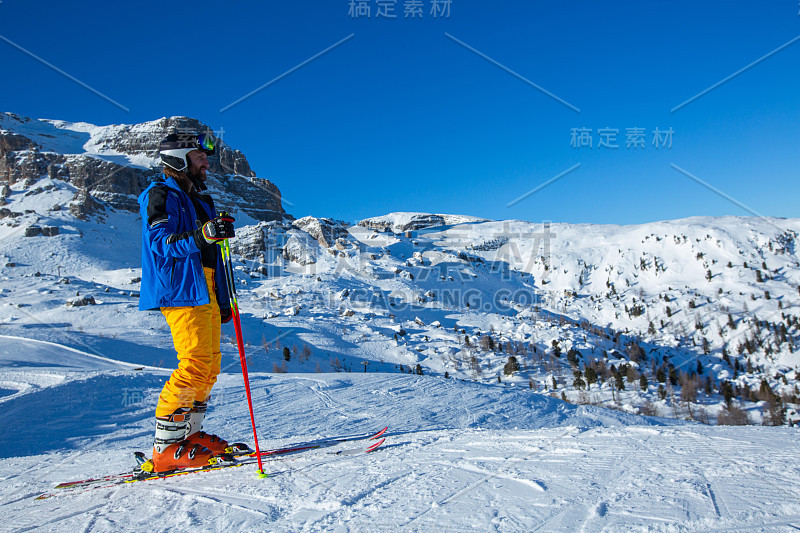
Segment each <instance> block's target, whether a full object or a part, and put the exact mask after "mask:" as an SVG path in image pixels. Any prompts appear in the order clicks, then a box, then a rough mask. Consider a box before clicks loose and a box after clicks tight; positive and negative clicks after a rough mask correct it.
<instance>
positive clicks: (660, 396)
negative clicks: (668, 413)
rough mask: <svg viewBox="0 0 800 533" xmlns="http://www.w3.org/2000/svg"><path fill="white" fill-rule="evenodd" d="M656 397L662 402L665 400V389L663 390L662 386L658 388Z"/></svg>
mask: <svg viewBox="0 0 800 533" xmlns="http://www.w3.org/2000/svg"><path fill="white" fill-rule="evenodd" d="M658 397H659V398H660V399H662V400H665V399H666V398H667V389H665V388H664V385H659V386H658Z"/></svg>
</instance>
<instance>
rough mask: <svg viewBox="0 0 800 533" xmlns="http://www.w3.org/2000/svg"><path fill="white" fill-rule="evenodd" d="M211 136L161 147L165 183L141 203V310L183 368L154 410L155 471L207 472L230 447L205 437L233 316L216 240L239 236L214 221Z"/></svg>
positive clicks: (226, 223)
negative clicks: (209, 188)
mask: <svg viewBox="0 0 800 533" xmlns="http://www.w3.org/2000/svg"><path fill="white" fill-rule="evenodd" d="M215 151H216V147H215V143H214V139H213V137H211V136H210V135H207V134H200V135H198V134H195V133H192V134H185V133H173V134H170V135H168V136H167V137H166V138H165V139H164V140H163V141H161V144H160V146H159V153H160V156H161V162H162V163H163V167H164V168H163V173H164V177H163V180H162V181H158V182H155V183H152V184H151V185H150V186H149V187H147V189H145V191H144V192H143V193H142V194H141V195H140V196H139V207H140V213H141V216H142V289H141V294H140V299H139V309H140V310H143V311H144V310H154V309H160V311H161V312H162V314H163V315H164V317H165V318H166V320H167V324H168V325H169V328H170V331H171V333H172V340H173V344H174V346H175V350H176V351H177V352H178V361H179V363H178V368H177V370H175V371H174V372H173V373H172V375H171V376H170V378H169V380H168V381H167V383H166V384H165V385H164V388H163V390H162V391H161V394H160V395H159V398H158V404H157V405H156V413H155V416H156V433H155V440H154V444H153V469H154V471H155V472H166V471H169V470H175V469H180V468H189V467H197V466H205V465H207V464H208V460H209V459H210V458H211V457H213V456H215V455H218V454H221V453H224V452H225V451H226V449H227V448H228V443H227V442H226V441H225V440H223V439H221V438H219V437H217V436H216V435H211V434H208V433H205V432H203V431H200V429H201V428H202V423H203V418H204V417H205V414H206V409H207V407H208V399H209V394H210V392H211V388H212V387H213V386H214V383H215V382H216V380H217V375H218V374H219V372H220V335H221V324H222V323H225V322H228V321H229V320H230V319H231V317H232V311H231V304H230V299H229V295H228V289H227V284H226V282H225V274H224V270H223V268H224V266H223V263H222V257H221V255H222V254H221V253H220V250H219V246H217V245H216V243H217V242H218V241H221V240H223V239H227V238H231V237H233V236H234V227H233V222H234V219H233V218H232V217H231V216H230V215H227V214H226V213H221V214H219V215H218V214H217V212H216V210H215V209H214V202H213V200H212V198H211V196H210V195H207V194H202V191H204V190H205V189H206V186H205V181H206V180H207V179H208V178H207V176H206V171H207V170H208V168H209V164H208V157H207V156H209V155H213V154H214V153H215Z"/></svg>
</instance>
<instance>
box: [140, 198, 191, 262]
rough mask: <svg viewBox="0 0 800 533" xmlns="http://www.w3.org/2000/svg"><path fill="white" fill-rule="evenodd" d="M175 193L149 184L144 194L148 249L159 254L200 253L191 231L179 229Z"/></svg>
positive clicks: (178, 204) (165, 255)
mask: <svg viewBox="0 0 800 533" xmlns="http://www.w3.org/2000/svg"><path fill="white" fill-rule="evenodd" d="M177 194H178V193H176V192H175V191H172V190H171V189H169V188H168V187H153V189H151V190H150V193H149V194H148V198H147V225H146V227H145V231H146V232H147V242H148V243H149V246H150V250H152V251H153V253H154V254H156V255H160V256H161V257H186V256H189V255H191V254H194V253H199V252H200V243H198V242H197V235H196V233H195V232H194V231H186V232H183V233H180V232H179V221H180V211H181V206H180V201H179V199H178V197H177ZM184 216H186V217H188V216H189V215H188V213H186V214H185V215H184Z"/></svg>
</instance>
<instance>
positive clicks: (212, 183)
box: [0, 113, 292, 221]
mask: <svg viewBox="0 0 800 533" xmlns="http://www.w3.org/2000/svg"><path fill="white" fill-rule="evenodd" d="M181 130H191V131H198V132H211V133H213V132H212V131H211V129H210V128H209V127H208V126H206V125H205V124H203V123H201V122H199V121H198V120H195V119H192V118H187V117H171V118H162V119H159V120H155V121H152V122H145V123H142V124H132V125H118V126H105V127H97V126H92V125H90V124H71V123H67V122H63V121H49V120H33V119H30V118H27V117H20V116H18V115H14V114H12V113H0V191H3V193H2V194H0V197H5V196H7V195H8V187H9V186H11V185H14V184H17V183H22V184H23V186H24V187H29V186H31V185H33V184H34V183H35V182H36V181H38V180H40V179H42V178H50V179H53V180H62V181H65V182H68V183H70V184H71V185H73V186H74V187H75V188H77V189H79V191H85V193H84V192H80V194H81V197H80V198H76V200H75V201H74V202H73V204H75V202H78V203H82V204H85V205H84V208H81V209H78V212H79V213H80V214H81V215H82V216H87V215H88V214H90V212H98V211H99V210H100V209H101V208H98V207H97V206H94V205H88V204H87V203H86V202H88V201H89V199H91V198H93V199H94V200H95V201H96V202H99V204H105V205H108V206H110V207H111V208H114V209H120V210H125V211H134V212H135V211H138V203H137V201H136V199H137V197H138V195H139V193H141V191H142V190H144V189H145V187H147V185H148V184H149V183H151V182H152V181H154V180H158V179H160V177H161V165H160V161H159V159H158V145H159V142H160V141H161V139H162V138H163V137H164V136H166V135H167V134H168V133H170V132H172V131H181ZM217 148H218V149H217V154H215V155H214V156H211V157H210V158H209V165H210V168H209V172H208V175H209V181H208V186H209V189H210V190H211V191H212V192H214V191H215V190H216V192H219V193H222V194H218V195H215V197H216V198H219V199H220V200H219V201H218V205H219V208H220V209H225V210H228V211H231V212H237V211H242V212H244V213H246V214H247V215H249V216H251V217H252V218H254V219H256V220H262V221H270V220H283V219H285V218H288V219H291V218H292V217H291V216H290V215H287V214H286V213H285V212H284V210H283V207H282V205H281V193H280V190H278V187H276V186H275V184H273V183H271V182H270V181H269V180H266V179H260V178H258V177H256V174H255V172H253V170H252V169H251V168H250V164H249V163H248V162H247V158H246V157H245V156H244V154H242V153H241V152H240V151H239V150H235V149H233V148H231V147H230V146H228V145H227V144H226V143H225V142H224V141H223V140H221V139H218V142H217ZM76 216H78V215H77V214H76Z"/></svg>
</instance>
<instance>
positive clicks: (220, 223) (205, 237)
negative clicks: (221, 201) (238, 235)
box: [195, 213, 235, 246]
mask: <svg viewBox="0 0 800 533" xmlns="http://www.w3.org/2000/svg"><path fill="white" fill-rule="evenodd" d="M234 222H235V219H234V218H233V217H232V216H230V215H229V214H228V213H220V214H219V215H217V218H215V219H213V220H209V221H208V222H206V223H205V224H203V227H201V228H199V229H197V230H195V240H196V241H197V244H198V246H210V245H212V244H214V243H216V242H219V241H222V240H225V239H230V238H232V237H234V232H233V223H234Z"/></svg>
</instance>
